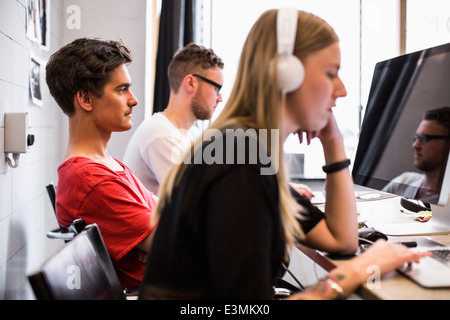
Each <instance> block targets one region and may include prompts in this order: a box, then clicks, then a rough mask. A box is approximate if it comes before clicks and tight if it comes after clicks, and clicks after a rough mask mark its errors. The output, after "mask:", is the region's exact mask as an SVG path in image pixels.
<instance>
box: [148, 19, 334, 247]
mask: <svg viewBox="0 0 450 320" xmlns="http://www.w3.org/2000/svg"><path fill="white" fill-rule="evenodd" d="M276 19H277V10H269V11H266V12H265V13H263V14H262V16H261V17H260V18H259V19H258V21H257V22H256V23H255V25H254V26H253V28H252V30H251V31H250V33H249V35H248V37H247V40H246V42H245V44H244V48H243V50H242V54H241V59H240V63H239V69H238V73H237V77H236V82H235V84H234V87H233V90H232V92H231V95H230V98H229V100H228V102H227V104H226V106H225V108H224V110H223V111H222V113H221V114H220V115H219V117H218V118H217V120H216V121H214V122H213V123H212V124H211V126H210V129H219V130H223V129H226V128H230V127H240V128H244V129H245V128H253V129H256V130H259V129H269V130H279V129H280V122H281V107H280V106H281V94H280V91H279V89H278V82H277V78H276V72H272V71H273V65H274V64H275V65H276V63H277V59H278V57H277V41H276V37H277V36H276ZM298 19H299V22H298V30H297V36H296V44H295V49H294V54H295V55H296V56H297V57H299V58H300V59H304V58H305V57H307V56H308V55H310V54H311V53H313V52H316V51H319V50H321V49H323V48H325V47H327V46H329V45H331V44H333V43H335V42H337V41H338V37H337V35H336V33H335V32H334V30H333V29H332V28H331V27H330V26H329V25H328V24H327V23H326V22H325V21H324V20H322V19H321V18H319V17H317V16H315V15H313V14H310V13H306V12H304V11H299V14H298ZM280 139H281V136H280ZM272 143H273V142H272ZM272 145H273V144H272ZM275 145H276V146H277V148H278V151H279V152H278V153H276V154H279V155H280V159H276V162H277V163H278V172H277V174H276V176H277V181H278V186H279V199H280V200H279V206H280V213H281V219H282V223H283V227H284V234H285V237H286V241H287V243H288V244H291V243H293V242H294V241H295V240H296V239H299V238H302V237H303V236H304V234H303V231H302V229H301V226H300V225H299V223H298V221H297V218H298V217H299V215H300V213H301V210H302V208H301V207H300V206H299V205H298V203H297V202H296V201H295V199H294V198H293V197H292V195H291V192H290V189H289V185H288V179H287V170H286V168H285V165H284V161H283V150H282V149H283V142H282V141H277V142H275ZM270 146H271V142H270V141H269V142H268V143H267V150H269V152H270ZM188 154H191V153H188ZM270 154H272V155H273V154H274V153H273V152H270ZM184 167H185V165H184V164H181V165H179V166H177V167H175V168H174V169H173V170H172V171H171V173H170V174H169V175H168V177H167V178H166V180H165V182H164V183H163V185H162V186H161V188H160V197H161V201H160V205H159V206H158V210H157V213H156V216H157V217H159V215H160V212H161V210H162V208H163V207H164V205H165V203H166V201H167V199H169V198H170V196H171V191H172V189H173V188H174V186H176V185H177V183H178V181H180V179H181V176H182V175H183V172H184Z"/></svg>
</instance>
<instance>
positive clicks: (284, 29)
mask: <svg viewBox="0 0 450 320" xmlns="http://www.w3.org/2000/svg"><path fill="white" fill-rule="evenodd" d="M297 27H298V10H297V9H295V8H281V9H279V10H278V14H277V47H278V55H279V59H278V68H277V76H278V87H279V89H280V91H281V92H283V93H289V92H292V91H295V90H297V89H298V88H299V87H300V86H301V85H302V83H303V79H304V76H305V71H304V68H303V64H302V62H301V61H300V59H298V58H297V57H296V56H295V55H294V48H295V39H296V35H297Z"/></svg>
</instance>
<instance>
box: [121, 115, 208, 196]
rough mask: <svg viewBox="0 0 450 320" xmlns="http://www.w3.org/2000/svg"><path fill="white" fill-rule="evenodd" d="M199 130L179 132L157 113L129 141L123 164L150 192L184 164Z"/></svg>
mask: <svg viewBox="0 0 450 320" xmlns="http://www.w3.org/2000/svg"><path fill="white" fill-rule="evenodd" d="M199 134H200V130H199V129H198V128H197V127H196V126H195V125H194V126H192V128H191V129H190V130H189V131H185V130H179V129H178V128H177V127H176V126H175V125H174V124H173V123H172V122H171V121H170V120H169V119H167V117H166V116H165V115H164V114H163V113H156V114H154V115H153V116H152V117H151V118H150V119H148V120H145V121H144V122H142V123H141V124H140V125H139V127H138V128H137V130H136V132H135V133H134V134H133V136H132V137H131V139H130V142H129V143H128V146H127V148H126V151H125V155H124V158H123V163H124V164H126V165H127V166H128V167H129V168H130V169H131V170H132V171H133V173H134V174H135V175H136V176H137V177H138V178H139V179H140V180H141V181H142V183H143V184H144V185H145V186H146V187H147V189H149V190H150V191H151V192H153V193H155V194H158V191H159V186H160V184H161V183H162V182H163V181H164V179H165V178H166V176H167V174H168V173H169V171H170V170H171V169H172V167H173V166H174V165H176V164H179V163H181V161H182V156H183V154H184V153H185V152H186V151H187V150H188V148H190V147H191V144H192V143H193V142H194V139H195V138H196V137H197V136H198V135H199Z"/></svg>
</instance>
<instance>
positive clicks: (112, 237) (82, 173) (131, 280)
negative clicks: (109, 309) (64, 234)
mask: <svg viewBox="0 0 450 320" xmlns="http://www.w3.org/2000/svg"><path fill="white" fill-rule="evenodd" d="M116 161H117V160H116ZM117 162H118V163H119V164H120V165H122V167H123V168H124V170H123V171H114V170H111V169H109V168H108V167H106V166H104V165H102V164H99V163H97V162H95V161H92V160H91V159H89V158H84V157H74V158H71V159H69V160H67V161H66V162H64V163H63V164H61V165H60V166H59V168H58V188H57V190H56V215H57V218H58V221H59V223H60V225H61V226H63V227H68V226H69V225H70V224H71V223H72V222H73V221H74V220H75V219H78V218H83V219H84V220H85V222H86V224H91V223H96V224H97V225H98V226H99V229H100V232H101V234H102V237H103V240H104V242H105V245H106V247H107V249H108V252H109V254H110V256H111V260H112V261H113V264H114V267H115V269H116V271H117V275H118V277H119V279H120V281H121V283H122V286H123V287H124V288H127V287H136V286H139V285H140V284H141V281H142V278H143V273H144V269H145V264H143V263H141V262H139V261H138V260H137V256H136V251H137V249H135V246H136V245H137V244H139V243H140V242H141V241H142V240H143V239H144V238H145V237H147V236H148V235H149V234H150V232H151V231H152V230H153V228H154V226H151V217H152V215H153V212H154V210H155V208H156V201H155V199H154V198H153V197H152V193H151V192H150V191H148V190H147V189H146V188H145V187H144V185H143V184H142V183H141V182H140V181H139V179H138V178H137V177H136V176H135V175H134V174H133V173H132V172H131V170H130V169H129V168H128V167H126V166H125V165H124V164H123V163H121V162H120V161H117Z"/></svg>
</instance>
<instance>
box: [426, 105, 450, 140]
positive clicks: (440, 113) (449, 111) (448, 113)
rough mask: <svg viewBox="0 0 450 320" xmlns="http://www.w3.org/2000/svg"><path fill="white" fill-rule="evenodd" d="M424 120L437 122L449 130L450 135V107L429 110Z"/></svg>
mask: <svg viewBox="0 0 450 320" xmlns="http://www.w3.org/2000/svg"><path fill="white" fill-rule="evenodd" d="M424 120H434V121H437V122H438V123H439V124H440V125H442V126H443V127H445V128H447V133H448V134H450V107H442V108H438V109H433V110H429V111H427V112H426V113H425V115H424Z"/></svg>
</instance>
